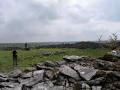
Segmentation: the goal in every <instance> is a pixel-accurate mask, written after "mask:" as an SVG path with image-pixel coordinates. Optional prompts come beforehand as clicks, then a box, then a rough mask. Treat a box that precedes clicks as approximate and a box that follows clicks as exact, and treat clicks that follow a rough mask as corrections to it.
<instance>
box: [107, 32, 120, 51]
mask: <svg viewBox="0 0 120 90" xmlns="http://www.w3.org/2000/svg"><path fill="white" fill-rule="evenodd" d="M109 37H110V39H109V44H108V45H109V47H110V48H111V49H112V50H113V49H116V48H117V47H118V44H117V43H118V34H117V33H112V34H111V35H110V36H109Z"/></svg>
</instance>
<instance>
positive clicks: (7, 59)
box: [0, 48, 109, 72]
mask: <svg viewBox="0 0 120 90" xmlns="http://www.w3.org/2000/svg"><path fill="white" fill-rule="evenodd" d="M56 51H64V52H65V53H64V54H58V55H51V56H43V55H42V54H41V52H56ZM108 51H109V50H107V49H68V48H66V49H59V48H45V49H34V50H30V51H24V50H18V51H17V52H18V68H20V69H25V68H26V67H29V66H31V65H34V64H36V63H40V62H43V61H47V60H51V61H58V60H62V57H63V56H64V55H79V56H81V55H84V56H90V57H96V58H97V57H100V56H103V55H104V54H105V53H106V52H108ZM12 69H13V68H12V51H0V72H6V71H10V70H12Z"/></svg>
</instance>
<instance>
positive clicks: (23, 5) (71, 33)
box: [0, 0, 120, 42]
mask: <svg viewBox="0 0 120 90" xmlns="http://www.w3.org/2000/svg"><path fill="white" fill-rule="evenodd" d="M113 32H117V33H118V34H119V33H120V0H0V42H31V41H35V42H37V41H41V42H46V41H88V40H97V37H98V36H99V35H102V34H103V38H102V39H107V38H108V36H109V35H110V33H113Z"/></svg>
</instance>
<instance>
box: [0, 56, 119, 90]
mask: <svg viewBox="0 0 120 90" xmlns="http://www.w3.org/2000/svg"><path fill="white" fill-rule="evenodd" d="M0 90H120V60H119V58H118V60H116V61H114V62H113V61H112V60H110V61H109V60H104V59H96V58H90V57H86V56H74V55H72V56H65V57H63V61H56V62H51V61H46V62H43V63H38V64H37V65H35V67H30V68H27V69H26V70H24V71H21V70H19V69H16V70H14V71H12V72H10V73H9V74H7V75H4V74H2V73H0Z"/></svg>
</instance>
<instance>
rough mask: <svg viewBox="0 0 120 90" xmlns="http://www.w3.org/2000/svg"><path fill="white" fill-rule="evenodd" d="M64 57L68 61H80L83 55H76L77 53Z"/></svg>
mask: <svg viewBox="0 0 120 90" xmlns="http://www.w3.org/2000/svg"><path fill="white" fill-rule="evenodd" d="M63 59H64V60H65V61H67V62H75V61H78V60H80V59H82V57H80V56H75V55H72V56H67V55H66V56H64V57H63Z"/></svg>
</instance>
